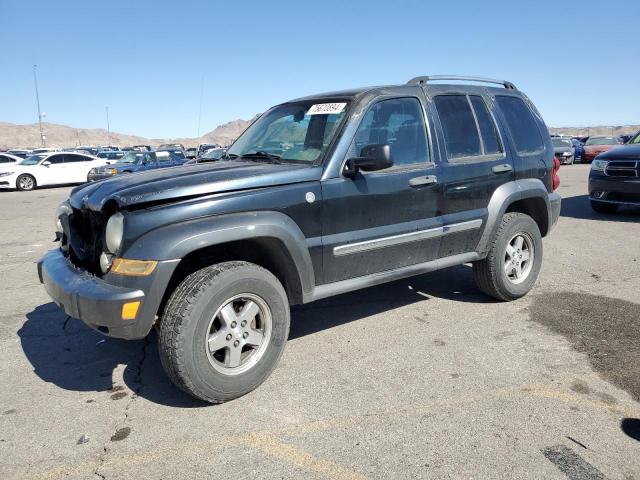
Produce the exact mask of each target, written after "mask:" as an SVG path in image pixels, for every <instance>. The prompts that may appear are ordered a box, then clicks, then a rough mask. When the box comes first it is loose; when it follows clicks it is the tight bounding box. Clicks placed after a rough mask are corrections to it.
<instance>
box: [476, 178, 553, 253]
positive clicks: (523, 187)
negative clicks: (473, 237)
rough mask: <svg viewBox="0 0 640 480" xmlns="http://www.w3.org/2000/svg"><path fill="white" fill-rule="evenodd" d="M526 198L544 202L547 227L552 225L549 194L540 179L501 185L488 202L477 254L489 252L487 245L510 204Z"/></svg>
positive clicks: (528, 179) (515, 181)
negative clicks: (484, 224)
mask: <svg viewBox="0 0 640 480" xmlns="http://www.w3.org/2000/svg"><path fill="white" fill-rule="evenodd" d="M526 198H541V199H542V200H544V202H545V205H546V209H547V215H548V221H549V223H548V225H549V226H551V225H552V224H553V218H552V217H553V214H552V211H551V203H550V201H549V192H547V188H546V187H545V185H544V183H542V181H541V180H540V179H537V178H527V179H523V180H514V181H511V182H507V183H503V184H502V185H500V186H499V187H498V188H496V189H495V191H494V192H493V194H492V195H491V199H490V200H489V205H488V207H487V210H488V215H487V222H486V226H485V229H484V232H483V233H482V236H481V237H480V240H479V242H478V246H477V247H476V251H477V252H478V253H481V254H485V253H487V252H488V251H489V244H490V242H491V240H492V239H493V237H494V236H495V234H496V232H497V230H498V227H499V226H500V222H501V221H502V216H503V215H504V214H505V212H506V211H507V208H509V206H510V205H511V204H512V203H514V202H517V201H519V200H524V199H526Z"/></svg>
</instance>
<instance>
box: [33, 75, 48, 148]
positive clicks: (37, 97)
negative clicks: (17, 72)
mask: <svg viewBox="0 0 640 480" xmlns="http://www.w3.org/2000/svg"><path fill="white" fill-rule="evenodd" d="M36 68H38V65H34V66H33V83H34V84H35V86H36V103H37V104H38V124H39V125H40V142H41V143H42V146H43V147H45V146H46V141H45V140H46V137H45V136H44V132H43V131H42V112H40V94H39V93H38V75H37V74H36Z"/></svg>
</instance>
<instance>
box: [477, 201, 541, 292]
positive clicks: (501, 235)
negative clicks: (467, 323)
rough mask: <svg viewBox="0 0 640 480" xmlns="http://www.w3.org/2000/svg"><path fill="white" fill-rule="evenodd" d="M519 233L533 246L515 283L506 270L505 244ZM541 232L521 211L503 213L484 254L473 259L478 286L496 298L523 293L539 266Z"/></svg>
mask: <svg viewBox="0 0 640 480" xmlns="http://www.w3.org/2000/svg"><path fill="white" fill-rule="evenodd" d="M519 234H522V235H524V236H525V237H526V238H527V239H528V240H527V241H530V242H531V244H532V246H533V261H532V262H531V265H530V267H527V268H529V270H528V274H527V276H526V277H525V278H524V279H523V280H522V282H521V283H514V282H513V281H512V280H510V279H509V277H508V276H507V273H506V271H505V259H506V255H507V253H506V252H507V245H508V244H509V242H510V241H511V240H512V239H513V238H514V237H516V236H518V235H519ZM542 252H543V250H542V235H540V229H539V228H538V225H537V224H536V222H535V221H534V220H533V219H532V218H531V217H530V216H528V215H525V214H524V213H518V212H511V213H506V214H505V215H504V216H503V217H502V221H501V222H500V226H499V227H498V231H497V232H496V235H495V237H494V239H493V241H492V243H491V247H490V249H489V253H488V255H487V257H486V258H484V259H483V260H479V261H477V262H474V263H473V275H474V277H475V281H476V284H477V285H478V288H479V289H480V290H482V292H484V293H485V294H487V295H489V296H491V297H493V298H496V299H498V300H503V301H509V300H515V299H517V298H520V297H523V296H524V295H526V294H527V293H528V292H529V290H531V288H533V285H534V284H535V282H536V279H537V278H538V274H539V273H540V268H541V266H542Z"/></svg>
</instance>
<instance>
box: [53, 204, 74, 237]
mask: <svg viewBox="0 0 640 480" xmlns="http://www.w3.org/2000/svg"><path fill="white" fill-rule="evenodd" d="M72 212H73V209H72V208H71V204H69V200H65V201H64V202H62V203H61V204H60V205H58V208H56V219H55V222H56V232H59V233H62V222H61V221H60V217H61V216H63V215H71V213H72Z"/></svg>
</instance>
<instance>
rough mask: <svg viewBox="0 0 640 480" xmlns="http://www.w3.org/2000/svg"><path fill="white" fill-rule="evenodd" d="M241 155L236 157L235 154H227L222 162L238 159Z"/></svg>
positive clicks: (221, 158)
mask: <svg viewBox="0 0 640 480" xmlns="http://www.w3.org/2000/svg"><path fill="white" fill-rule="evenodd" d="M239 156H240V155H236V154H235V153H225V154H224V155H222V156H221V157H220V160H234V159H236V158H238V157H239Z"/></svg>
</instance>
